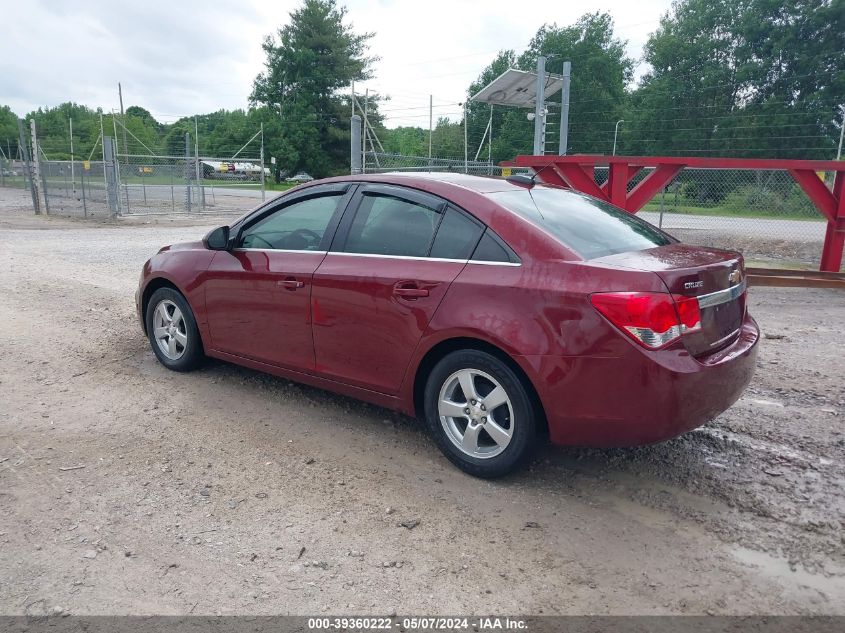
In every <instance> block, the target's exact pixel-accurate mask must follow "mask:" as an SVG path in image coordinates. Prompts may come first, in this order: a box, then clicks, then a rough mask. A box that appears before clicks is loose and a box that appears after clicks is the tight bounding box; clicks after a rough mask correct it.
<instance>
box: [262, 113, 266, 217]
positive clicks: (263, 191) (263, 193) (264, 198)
mask: <svg viewBox="0 0 845 633" xmlns="http://www.w3.org/2000/svg"><path fill="white" fill-rule="evenodd" d="M266 195H267V194H266V191H265V189H264V121H262V122H261V201H262V202H264V200H266V199H267V198H266Z"/></svg>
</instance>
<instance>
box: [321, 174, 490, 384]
mask: <svg viewBox="0 0 845 633" xmlns="http://www.w3.org/2000/svg"><path fill="white" fill-rule="evenodd" d="M483 228H484V227H483V225H481V223H480V222H478V221H477V220H475V219H474V218H471V217H470V216H468V215H466V214H465V213H463V212H462V211H460V210H458V209H456V208H454V207H451V206H450V205H448V204H447V203H446V202H445V201H444V200H442V199H440V198H437V197H434V196H430V195H427V194H423V193H422V192H418V191H415V190H412V189H408V188H405V187H398V186H387V185H362V186H361V187H360V188H359V190H358V192H357V193H356V194H355V196H354V198H353V200H352V202H351V203H350V206H349V209H348V210H347V212H346V213H345V215H344V217H343V220H342V221H341V224H340V227H339V229H338V232H337V235H336V236H335V241H334V243H333V244H332V247H331V249H330V251H329V253H328V254H327V255H326V257H325V259H324V260H323V261H322V263H321V264H320V266H319V268H318V269H317V271H316V272H315V273H314V281H313V289H312V310H313V331H314V346H315V353H316V359H317V364H316V372H317V373H318V374H322V375H324V376H327V377H330V378H332V379H336V380H340V381H343V382H346V383H349V384H353V385H356V386H360V387H365V388H368V389H372V390H375V391H380V392H382V393H388V394H393V393H396V392H398V390H399V387H400V385H401V383H402V378H403V376H404V373H405V370H406V369H407V366H408V362H409V360H410V357H411V354H412V352H413V351H414V349H415V347H416V345H417V343H418V342H419V339H420V337H421V336H422V334H423V332H424V331H425V329H426V327H427V326H428V323H429V321H430V320H431V317H432V316H433V314H434V311H435V310H436V309H437V306H438V305H439V304H440V301H441V300H442V299H443V296H444V295H445V293H446V290H447V289H448V288H449V284H451V283H452V281H453V280H454V279H455V277H456V276H457V275H458V273H459V272H460V271H461V270H462V269H463V268H464V266H465V265H466V262H467V260H468V258H469V256H470V254H471V253H472V250H473V248H474V247H475V245H476V243H477V241H478V240H479V239H480V237H481V233H482V232H483Z"/></svg>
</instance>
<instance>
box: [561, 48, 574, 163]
mask: <svg viewBox="0 0 845 633" xmlns="http://www.w3.org/2000/svg"><path fill="white" fill-rule="evenodd" d="M571 74H572V62H563V91H562V92H561V97H560V145H559V146H558V154H560V155H561V156H566V152H567V151H569V77H570V75H571Z"/></svg>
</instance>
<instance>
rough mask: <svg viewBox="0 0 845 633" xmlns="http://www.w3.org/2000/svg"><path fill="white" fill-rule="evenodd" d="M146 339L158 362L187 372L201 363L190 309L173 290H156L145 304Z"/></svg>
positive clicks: (195, 327) (200, 349) (197, 336)
mask: <svg viewBox="0 0 845 633" xmlns="http://www.w3.org/2000/svg"><path fill="white" fill-rule="evenodd" d="M146 323H147V336H148V338H149V339H150V345H151V346H152V348H153V353H155V355H156V358H158V360H159V362H160V363H161V364H162V365H164V366H165V367H167V368H168V369H172V370H174V371H191V370H192V369H194V368H196V367H197V366H198V365H199V364H200V363H201V362H202V359H203V351H202V341H201V340H200V333H199V330H198V329H197V322H196V320H195V319H194V313H193V311H192V310H191V306H189V305H188V302H187V301H186V300H185V297H183V296H182V295H181V294H180V293H179V292H177V291H176V290H174V289H173V288H159V289H158V290H156V291H155V292H154V293H153V296H152V297H150V300H149V302H148V303H147V314H146Z"/></svg>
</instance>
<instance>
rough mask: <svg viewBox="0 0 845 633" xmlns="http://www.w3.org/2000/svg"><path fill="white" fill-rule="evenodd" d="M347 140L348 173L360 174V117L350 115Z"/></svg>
mask: <svg viewBox="0 0 845 633" xmlns="http://www.w3.org/2000/svg"><path fill="white" fill-rule="evenodd" d="M349 138H350V144H349V173H350V174H352V175H356V174H360V173H361V117H360V116H358V115H357V114H353V115H352V122H351V129H350V131H349Z"/></svg>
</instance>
